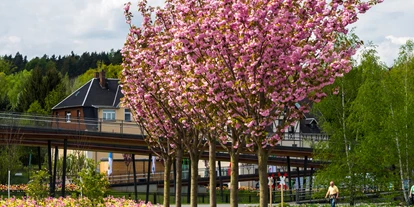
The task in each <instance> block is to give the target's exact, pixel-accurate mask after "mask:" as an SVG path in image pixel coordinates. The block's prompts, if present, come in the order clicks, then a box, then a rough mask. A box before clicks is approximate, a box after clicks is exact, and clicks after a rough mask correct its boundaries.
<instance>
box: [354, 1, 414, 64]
mask: <svg viewBox="0 0 414 207" xmlns="http://www.w3.org/2000/svg"><path fill="white" fill-rule="evenodd" d="M413 10H414V1H413V0H386V1H384V2H383V3H381V4H379V5H376V6H374V7H373V8H372V9H370V10H369V11H368V12H367V13H366V14H363V15H361V16H360V17H359V20H358V22H356V23H355V24H354V25H352V26H353V27H355V31H354V32H355V33H356V35H358V36H359V38H360V39H361V40H363V41H364V42H366V43H367V42H372V43H373V44H374V45H376V46H377V48H376V50H377V52H378V55H379V56H380V58H381V60H382V61H383V62H385V63H386V64H387V65H388V66H391V65H392V64H393V62H394V60H395V59H396V58H397V57H398V52H399V48H400V47H401V45H403V44H405V43H406V41H407V40H408V39H412V36H413V35H414V27H411V26H409V25H411V24H412V19H414V13H413V12H412V11H413Z"/></svg>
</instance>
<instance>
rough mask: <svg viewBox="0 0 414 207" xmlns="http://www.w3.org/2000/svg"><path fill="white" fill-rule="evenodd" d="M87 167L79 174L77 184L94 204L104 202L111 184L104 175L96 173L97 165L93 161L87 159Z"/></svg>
mask: <svg viewBox="0 0 414 207" xmlns="http://www.w3.org/2000/svg"><path fill="white" fill-rule="evenodd" d="M87 162H88V164H87V167H85V168H83V169H82V170H81V171H80V172H79V173H78V175H79V179H77V180H76V181H75V182H76V183H77V185H78V186H80V189H81V192H82V194H83V195H84V196H86V197H88V198H89V199H90V200H92V202H94V203H99V202H102V201H103V198H104V195H105V193H106V191H107V190H108V186H109V182H108V179H107V178H106V175H105V174H104V173H98V172H96V170H95V169H96V166H97V165H96V164H95V163H94V161H93V160H91V159H87Z"/></svg>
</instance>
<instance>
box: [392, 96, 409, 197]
mask: <svg viewBox="0 0 414 207" xmlns="http://www.w3.org/2000/svg"><path fill="white" fill-rule="evenodd" d="M390 108H391V116H392V120H393V123H394V124H393V125H394V126H395V117H394V109H393V108H392V104H391V105H390ZM394 130H395V144H396V145H397V153H398V163H399V164H400V179H401V187H402V192H403V195H404V200H405V202H406V203H408V196H407V194H408V192H406V190H405V188H404V173H403V165H402V161H401V160H402V159H401V147H400V140H399V137H398V133H397V130H396V129H394Z"/></svg>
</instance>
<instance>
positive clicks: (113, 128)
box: [98, 107, 145, 134]
mask: <svg viewBox="0 0 414 207" xmlns="http://www.w3.org/2000/svg"><path fill="white" fill-rule="evenodd" d="M104 110H108V109H106V108H99V109H98V118H99V120H103V111H104ZM110 110H115V120H113V121H112V120H111V121H104V122H103V123H102V131H103V132H113V133H121V134H145V132H144V131H143V130H142V129H141V128H140V127H139V126H138V125H137V123H136V122H135V121H134V120H133V118H132V115H131V119H130V120H125V108H124V107H120V108H110Z"/></svg>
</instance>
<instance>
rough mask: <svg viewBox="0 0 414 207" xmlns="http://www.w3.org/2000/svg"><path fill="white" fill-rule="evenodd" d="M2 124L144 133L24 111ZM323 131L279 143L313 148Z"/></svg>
mask: <svg viewBox="0 0 414 207" xmlns="http://www.w3.org/2000/svg"><path fill="white" fill-rule="evenodd" d="M0 126H6V127H7V126H9V127H34V128H45V129H63V130H75V131H92V132H106V133H116V134H134V135H136V134H144V131H143V130H142V127H140V126H139V125H138V124H137V123H136V122H135V121H125V120H105V119H102V118H96V119H92V118H78V117H74V118H73V117H71V118H67V117H66V118H65V117H59V116H45V115H35V114H24V113H11V112H0ZM328 138H329V137H328V136H327V135H326V134H323V133H300V132H299V133H298V132H292V133H291V132H286V133H285V136H284V138H283V139H282V140H280V142H279V143H278V145H280V146H289V147H307V148H311V147H313V145H314V144H315V143H316V142H319V141H326V140H328Z"/></svg>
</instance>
